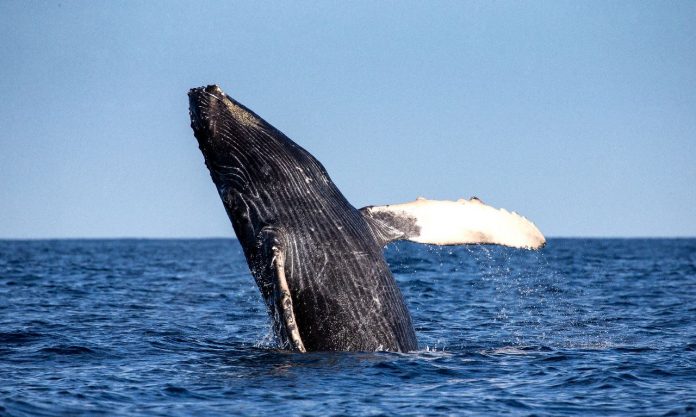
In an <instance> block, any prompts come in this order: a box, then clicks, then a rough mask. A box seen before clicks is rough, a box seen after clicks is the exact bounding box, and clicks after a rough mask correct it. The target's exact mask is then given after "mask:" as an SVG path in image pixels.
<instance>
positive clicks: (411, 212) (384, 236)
mask: <svg viewBox="0 0 696 417" xmlns="http://www.w3.org/2000/svg"><path fill="white" fill-rule="evenodd" d="M360 211H361V212H362V214H363V216H364V217H365V219H366V220H367V221H368V223H369V224H370V226H371V227H372V230H373V232H374V233H375V236H376V237H377V239H378V240H379V241H381V242H382V243H383V244H387V243H389V242H391V241H393V240H401V239H405V240H411V241H413V242H419V243H430V244H435V245H464V244H474V243H484V244H494V245H504V246H511V247H514V248H525V249H539V248H541V247H542V246H544V244H545V243H546V239H545V238H544V236H543V235H542V234H541V232H540V231H539V229H537V227H536V226H535V225H534V223H532V222H530V221H529V220H527V219H526V218H524V217H522V216H520V215H519V214H517V213H515V212H512V213H511V212H509V211H507V210H505V209H496V208H493V207H491V206H488V205H486V204H484V203H483V202H482V201H481V200H479V199H478V198H476V197H472V198H471V199H469V200H465V199H460V200H457V201H439V200H426V199H425V198H418V199H417V200H416V201H413V202H410V203H405V204H392V205H387V206H368V207H364V208H362V209H360Z"/></svg>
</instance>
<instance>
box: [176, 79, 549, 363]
mask: <svg viewBox="0 0 696 417" xmlns="http://www.w3.org/2000/svg"><path fill="white" fill-rule="evenodd" d="M188 98H189V114H190V119H191V128H192V129H193V134H194V136H195V138H196V140H197V142H198V147H199V148H200V151H201V153H202V154H203V159H204V161H205V165H206V166H207V168H208V171H209V173H210V177H211V178H212V181H213V183H214V185H215V187H216V190H217V193H218V195H219V197H220V200H221V201H222V203H223V206H224V208H225V211H226V213H227V215H228V217H229V219H230V222H231V224H232V228H233V229H234V233H235V235H236V237H237V239H238V240H239V243H240V245H241V247H242V250H243V252H244V256H245V258H246V261H247V264H248V266H249V270H250V273H251V276H252V277H253V279H254V280H255V282H256V285H257V286H258V288H259V290H260V292H261V296H262V298H263V300H264V303H265V305H266V309H267V311H268V314H269V316H270V319H271V323H272V328H273V334H274V335H275V338H276V340H277V343H278V347H279V348H280V349H282V350H289V351H294V352H312V351H394V352H408V351H414V350H417V349H418V341H417V338H416V332H415V330H414V326H413V322H412V319H411V315H410V313H409V311H408V308H407V305H406V302H405V301H404V297H403V295H402V293H401V291H400V290H399V287H398V285H397V282H396V280H395V279H394V276H393V275H392V273H391V271H390V269H389V265H388V264H387V262H386V260H385V257H384V248H385V246H386V245H387V244H389V243H390V242H393V241H397V240H409V241H413V242H419V243H423V244H432V245H467V244H494V245H504V246H510V247H515V248H521V249H530V250H534V249H539V248H541V247H542V246H543V245H544V244H545V238H544V236H543V234H542V233H541V232H540V231H539V229H538V228H537V227H536V226H535V225H534V224H533V223H532V222H531V221H529V220H528V219H527V218H525V217H523V216H521V215H519V214H517V213H515V212H509V211H507V210H504V209H496V208H494V207H492V206H489V205H487V204H485V203H484V202H483V201H481V200H480V199H478V198H476V197H472V198H468V199H458V200H454V201H440V200H429V199H425V198H417V199H416V200H415V201H411V202H405V203H399V204H390V205H376V206H367V207H363V208H360V209H358V208H355V207H354V206H353V205H351V203H350V202H349V201H348V200H347V199H346V198H345V197H344V195H343V194H342V193H341V192H340V190H339V189H338V188H337V187H336V185H335V184H334V183H333V181H332V180H331V178H330V177H329V174H328V173H327V171H326V169H325V168H324V166H323V165H322V164H321V163H320V162H319V161H318V160H317V159H316V158H315V157H314V156H312V155H311V154H310V153H309V152H307V151H306V150H305V149H304V148H302V147H301V146H300V145H298V144H297V143H295V142H294V141H292V140H291V139H290V138H288V137H287V136H286V135H285V134H283V133H282V132H281V131H280V130H278V129H276V128H275V127H273V126H272V125H271V124H270V123H268V122H266V121H265V120H264V119H262V118H261V117H259V116H258V115H257V114H256V113H254V112H253V111H251V110H250V109H248V108H247V107H245V106H244V105H242V104H241V103H239V102H237V101H236V100H234V99H233V98H231V97H230V96H228V95H227V94H225V93H224V92H223V91H222V89H221V88H220V87H218V86H217V85H208V86H203V87H198V88H193V89H191V90H190V91H189V92H188Z"/></svg>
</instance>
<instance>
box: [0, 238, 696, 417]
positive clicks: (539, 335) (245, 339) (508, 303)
mask: <svg viewBox="0 0 696 417" xmlns="http://www.w3.org/2000/svg"><path fill="white" fill-rule="evenodd" d="M385 253H386V257H387V260H388V262H389V264H390V265H391V268H392V271H393V273H394V276H395V278H396V280H397V282H398V284H399V287H400V288H401V290H402V292H403V294H404V298H405V300H406V303H407V305H408V307H409V309H410V312H411V315H412V317H413V322H414V325H415V327H416V333H417V335H418V341H419V350H418V351H416V352H412V353H390V352H354V353H353V352H351V353H345V352H344V353H308V354H297V353H289V352H284V351H280V350H278V349H277V348H276V347H275V342H274V339H273V337H272V335H271V334H270V325H269V322H268V317H267V314H266V312H265V309H264V305H263V303H262V300H261V296H260V294H259V291H258V289H257V288H256V286H255V284H254V282H253V279H252V278H251V276H250V274H249V271H248V268H247V265H246V261H245V259H244V256H243V254H242V251H241V248H240V246H239V244H238V242H237V241H236V240H233V239H210V240H128V239H126V240H35V241H7V240H6V241H0V416H54V415H69V416H80V415H84V416H91V415H109V416H112V415H113V416H160V415H161V416H192V415H195V416H229V415H250V416H256V415H320V416H325V415H336V416H339V415H345V416H382V415H385V416H396V415H398V416H402V415H414V416H415V415H457V416H458V415H465V416H466V415H475V416H484V415H485V416H494V415H505V416H572V415H575V416H661V415H663V416H681V415H696V239H550V240H549V242H548V244H547V246H546V247H545V248H544V249H542V250H541V251H538V252H529V251H520V250H515V249H509V248H502V247H493V246H459V247H433V246H426V245H418V244H413V243H408V242H399V243H396V244H391V245H390V246H388V247H387V248H386V250H385Z"/></svg>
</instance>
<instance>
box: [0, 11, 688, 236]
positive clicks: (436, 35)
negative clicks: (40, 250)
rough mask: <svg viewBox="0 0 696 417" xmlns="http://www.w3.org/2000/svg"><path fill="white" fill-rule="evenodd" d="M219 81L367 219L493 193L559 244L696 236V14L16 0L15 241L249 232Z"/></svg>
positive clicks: (4, 188) (3, 119)
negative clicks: (323, 172)
mask: <svg viewBox="0 0 696 417" xmlns="http://www.w3.org/2000/svg"><path fill="white" fill-rule="evenodd" d="M211 83H216V84H219V85H220V86H221V87H222V88H223V89H224V90H225V91H226V92H227V93H228V94H230V95H231V96H233V97H234V98H236V99H237V100H239V101H241V102H242V103H244V104H245V105H247V106H248V107H250V108H251V109H253V110H254V111H255V112H257V113H258V114H260V115H261V116H262V117H264V118H265V119H266V120H268V121H269V122H270V123H272V124H273V125H275V126H276V127H277V128H279V129H280V130H282V131H283V132H285V133H286V134H287V135H288V136H289V137H291V138H293V139H294V140H295V141H296V142H298V143H299V144H300V145H302V146H303V147H305V148H306V149H307V150H309V151H310V152H312V153H313V154H314V155H315V156H316V157H317V158H318V159H319V160H320V161H321V162H322V163H323V164H324V166H325V167H326V168H327V170H328V171H329V174H331V176H332V178H333V180H334V182H336V184H337V185H338V186H339V188H340V189H341V190H342V191H343V193H344V194H345V195H346V197H347V198H348V199H349V200H350V201H351V202H352V203H353V204H354V205H355V206H356V207H361V206H364V205H368V204H387V203H400V202H406V201H410V200H412V199H414V198H415V197H417V196H425V197H428V198H438V199H456V198H460V197H469V196H471V195H476V196H478V197H480V198H481V199H482V200H483V201H485V202H487V203H489V204H492V205H494V206H497V207H500V206H502V207H505V208H508V209H510V210H516V211H518V212H520V213H522V214H524V215H526V216H527V217H529V218H530V219H532V220H533V221H534V222H535V223H536V224H537V225H538V226H539V228H540V229H541V230H542V231H543V232H544V233H545V234H546V235H547V236H696V2H694V1H671V2H642V1H641V2H639V1H635V2H626V1H622V2H605V1H601V2H585V1H583V2H577V1H568V2H562V1H548V2H512V1H511V2H490V1H482V2H459V1H451V2H431V1H425V2H401V1H400V2H372V1H369V2H317V3H302V2H300V3H296V2H278V3H259V2H244V3H242V2H227V1H225V2H223V1H221V2H194V1H190V2H176V1H162V2H156V1H145V2H140V1H138V2H136V1H132V2H118V1H108V2H95V1H82V2H81V1H66V2H27V1H7V0H2V1H0V128H1V129H0V238H44V237H207V236H233V232H232V230H231V226H230V224H229V221H228V220H227V218H226V215H225V213H224V210H223V208H222V204H221V203H220V201H219V198H218V196H217V193H216V191H215V189H214V186H213V184H212V182H211V180H210V177H209V175H208V172H207V170H206V168H205V166H204V164H203V158H202V156H201V154H200V152H199V150H198V147H197V143H196V141H195V139H194V138H193V135H192V133H191V129H190V127H189V118H188V99H187V96H186V92H187V91H188V89H189V88H191V87H196V86H200V85H205V84H211Z"/></svg>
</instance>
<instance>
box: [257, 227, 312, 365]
mask: <svg viewBox="0 0 696 417" xmlns="http://www.w3.org/2000/svg"><path fill="white" fill-rule="evenodd" d="M286 248H287V246H286V245H285V240H284V236H283V233H282V232H281V231H279V230H277V229H274V228H270V227H265V228H263V229H262V231H261V233H259V235H258V241H257V251H256V253H255V257H254V262H253V263H254V265H256V266H257V267H258V268H259V270H257V271H256V274H254V275H256V276H257V282H259V287H260V288H261V289H262V291H261V292H262V294H263V296H264V298H266V302H267V304H268V307H269V308H270V309H271V310H275V313H274V315H275V316H276V317H277V320H276V323H277V324H278V325H279V326H280V328H279V329H277V330H279V334H280V335H282V339H286V340H283V341H282V343H283V344H284V345H286V346H287V345H289V346H288V347H289V348H290V350H294V351H296V352H305V351H306V350H305V347H304V344H303V343H302V338H301V337H300V331H299V329H298V327H297V321H296V320H295V310H294V308H293V304H292V296H291V293H290V287H289V286H288V281H287V279H286V277H285V259H286ZM263 277H270V282H268V280H266V281H265V282H264V278H263Z"/></svg>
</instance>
